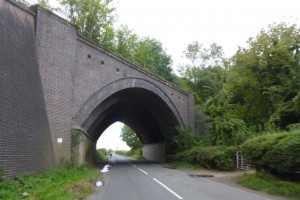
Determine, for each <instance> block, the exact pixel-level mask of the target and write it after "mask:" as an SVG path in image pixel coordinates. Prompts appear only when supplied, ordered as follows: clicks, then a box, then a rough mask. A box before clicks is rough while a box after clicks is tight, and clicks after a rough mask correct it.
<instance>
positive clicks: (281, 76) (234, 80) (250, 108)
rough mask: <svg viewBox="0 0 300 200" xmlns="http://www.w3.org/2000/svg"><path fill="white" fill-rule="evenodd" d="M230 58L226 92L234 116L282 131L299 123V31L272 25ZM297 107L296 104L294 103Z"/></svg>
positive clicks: (288, 26) (248, 122)
mask: <svg viewBox="0 0 300 200" xmlns="http://www.w3.org/2000/svg"><path fill="white" fill-rule="evenodd" d="M248 46H249V48H244V49H240V50H239V51H238V52H237V53H236V55H235V56H234V57H233V66H232V67H231V68H230V72H229V75H228V83H227V84H226V89H227V91H228V92H230V94H231V96H232V103H233V104H234V105H235V106H234V108H233V110H234V113H235V114H236V116H237V117H239V118H241V119H243V120H244V121H245V122H247V124H248V125H250V126H259V127H261V126H262V127H264V126H266V125H268V126H272V127H273V128H285V127H287V125H289V124H293V123H297V122H299V120H300V110H299V109H298V110H297V108H296V107H294V106H293V105H295V102H297V100H296V99H297V96H298V95H299V91H300V53H299V52H300V31H299V29H297V27H296V25H288V24H285V23H280V24H277V25H276V24H273V25H270V26H269V27H268V29H266V30H264V29H263V30H262V31H261V32H260V33H259V34H258V35H257V37H256V38H250V39H249V41H248ZM296 104H297V103H296Z"/></svg>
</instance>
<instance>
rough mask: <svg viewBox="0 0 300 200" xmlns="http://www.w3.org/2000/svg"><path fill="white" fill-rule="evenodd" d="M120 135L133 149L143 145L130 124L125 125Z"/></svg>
mask: <svg viewBox="0 0 300 200" xmlns="http://www.w3.org/2000/svg"><path fill="white" fill-rule="evenodd" d="M120 137H121V138H122V140H123V141H124V142H126V144H127V145H128V146H129V147H130V148H131V149H134V150H135V149H138V148H140V147H142V144H141V142H140V140H139V138H138V137H137V135H136V134H135V132H134V131H133V130H132V129H131V128H130V127H129V126H126V125H124V126H123V128H122V132H121V135H120Z"/></svg>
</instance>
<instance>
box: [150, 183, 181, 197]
mask: <svg viewBox="0 0 300 200" xmlns="http://www.w3.org/2000/svg"><path fill="white" fill-rule="evenodd" d="M153 180H154V181H156V182H157V183H159V184H160V185H161V186H163V187H164V188H165V189H166V190H168V191H169V192H171V193H172V194H173V195H174V196H176V197H177V198H178V199H183V198H182V197H181V196H179V195H178V194H176V193H175V192H174V191H173V190H171V189H170V188H168V186H166V185H165V184H163V183H162V182H160V181H159V180H157V179H156V178H153Z"/></svg>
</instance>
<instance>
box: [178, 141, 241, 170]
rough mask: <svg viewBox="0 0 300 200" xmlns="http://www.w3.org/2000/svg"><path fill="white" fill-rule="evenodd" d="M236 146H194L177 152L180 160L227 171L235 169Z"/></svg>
mask: <svg viewBox="0 0 300 200" xmlns="http://www.w3.org/2000/svg"><path fill="white" fill-rule="evenodd" d="M236 150H237V148H236V147H224V146H209V147H202V146H201V147H194V148H192V149H190V150H187V151H184V152H181V153H179V154H177V156H178V158H179V160H180V161H183V162H187V163H190V164H193V165H197V166H200V167H205V168H209V169H217V170H221V171H229V170H233V169H235V163H236V162H235V152H236Z"/></svg>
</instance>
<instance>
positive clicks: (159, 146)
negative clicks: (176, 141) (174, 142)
mask: <svg viewBox="0 0 300 200" xmlns="http://www.w3.org/2000/svg"><path fill="white" fill-rule="evenodd" d="M142 153H143V157H144V158H145V159H147V160H151V161H155V162H165V142H161V143H156V144H147V145H144V146H143V148H142Z"/></svg>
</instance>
